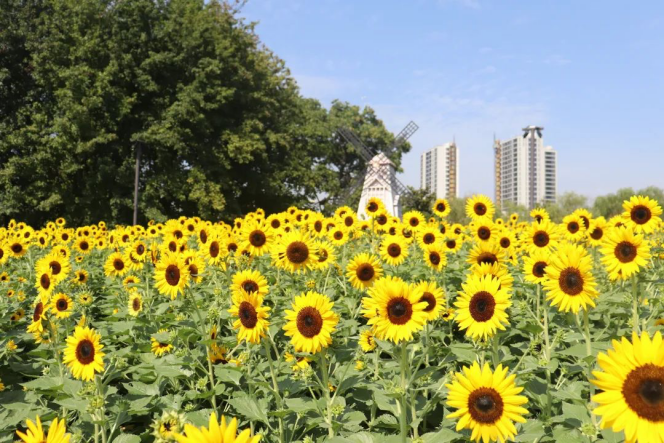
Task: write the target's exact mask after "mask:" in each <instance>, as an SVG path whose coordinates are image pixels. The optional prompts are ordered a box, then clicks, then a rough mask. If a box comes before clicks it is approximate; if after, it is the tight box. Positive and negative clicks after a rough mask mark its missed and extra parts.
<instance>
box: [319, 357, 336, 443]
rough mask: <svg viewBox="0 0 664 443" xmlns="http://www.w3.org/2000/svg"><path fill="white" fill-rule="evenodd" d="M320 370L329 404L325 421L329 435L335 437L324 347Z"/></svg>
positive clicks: (326, 400)
mask: <svg viewBox="0 0 664 443" xmlns="http://www.w3.org/2000/svg"><path fill="white" fill-rule="evenodd" d="M320 370H321V374H322V376H323V381H322V383H321V384H322V385H323V386H321V388H322V389H323V395H325V403H326V404H327V417H326V418H325V423H327V425H328V428H327V433H328V436H329V437H334V427H333V426H332V401H331V398H330V376H329V372H328V368H327V349H326V348H323V349H322V350H321V352H320Z"/></svg>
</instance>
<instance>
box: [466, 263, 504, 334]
mask: <svg viewBox="0 0 664 443" xmlns="http://www.w3.org/2000/svg"><path fill="white" fill-rule="evenodd" d="M461 287H462V289H463V291H459V296H460V297H459V298H458V299H457V301H456V303H455V304H454V306H456V308H457V309H456V316H455V320H456V322H457V323H458V324H459V329H461V330H464V329H465V330H466V335H467V336H469V337H472V338H473V339H475V340H477V339H487V338H489V337H493V336H494V335H495V334H496V330H497V329H500V330H503V331H504V330H505V325H508V324H509V320H508V315H507V312H505V310H506V309H507V308H508V307H510V306H511V305H512V302H511V301H510V296H509V294H508V292H507V290H506V289H505V288H501V287H500V280H498V279H497V278H495V277H493V276H490V275H485V276H482V277H480V276H478V275H470V276H468V278H467V279H466V282H465V283H462V284H461Z"/></svg>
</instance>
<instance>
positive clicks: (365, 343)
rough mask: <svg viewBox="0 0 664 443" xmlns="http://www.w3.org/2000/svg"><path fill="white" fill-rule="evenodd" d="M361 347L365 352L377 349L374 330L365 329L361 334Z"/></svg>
mask: <svg viewBox="0 0 664 443" xmlns="http://www.w3.org/2000/svg"><path fill="white" fill-rule="evenodd" d="M360 347H361V348H362V351H364V352H371V351H373V350H374V349H376V340H374V332H373V329H364V330H362V332H360Z"/></svg>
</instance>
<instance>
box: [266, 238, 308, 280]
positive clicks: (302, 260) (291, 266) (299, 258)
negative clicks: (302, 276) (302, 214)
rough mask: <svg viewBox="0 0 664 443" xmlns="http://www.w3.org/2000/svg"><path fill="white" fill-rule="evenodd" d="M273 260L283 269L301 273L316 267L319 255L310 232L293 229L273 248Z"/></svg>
mask: <svg viewBox="0 0 664 443" xmlns="http://www.w3.org/2000/svg"><path fill="white" fill-rule="evenodd" d="M272 260H273V262H274V263H275V265H276V266H277V267H279V268H281V269H285V270H287V271H290V272H297V273H299V272H302V271H307V270H310V269H312V268H314V267H315V266H316V262H317V261H318V256H317V255H316V252H315V249H314V247H313V243H312V241H311V237H309V234H307V233H303V232H301V231H291V232H289V233H287V234H285V235H284V236H282V237H281V239H279V241H278V242H277V244H276V246H275V247H274V248H273V250H272Z"/></svg>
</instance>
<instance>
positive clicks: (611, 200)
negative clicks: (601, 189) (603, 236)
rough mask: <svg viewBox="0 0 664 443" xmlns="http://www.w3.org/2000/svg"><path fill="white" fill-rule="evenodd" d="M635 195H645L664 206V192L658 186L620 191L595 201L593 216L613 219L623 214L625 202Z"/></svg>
mask: <svg viewBox="0 0 664 443" xmlns="http://www.w3.org/2000/svg"><path fill="white" fill-rule="evenodd" d="M633 195H644V196H648V197H650V198H652V199H654V200H657V201H658V202H659V204H660V205H662V204H664V190H662V189H661V188H658V187H656V186H649V187H647V188H645V189H641V190H639V191H637V192H634V190H633V189H632V188H622V189H618V191H617V192H616V193H615V194H608V195H603V196H601V197H597V198H596V199H595V203H594V204H593V214H594V215H595V216H600V215H603V216H604V217H607V218H608V217H612V216H614V215H617V214H620V213H621V212H623V207H622V205H623V202H624V201H625V200H629V198H630V197H631V196H633Z"/></svg>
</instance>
